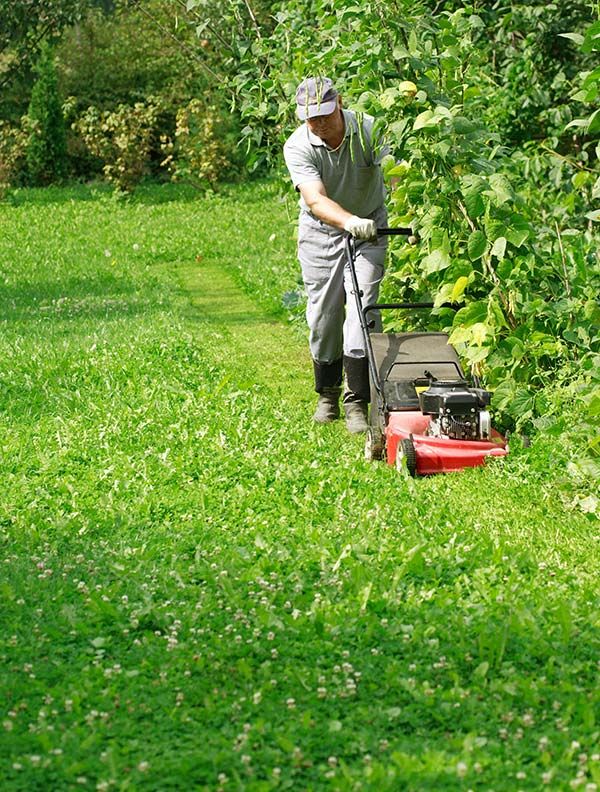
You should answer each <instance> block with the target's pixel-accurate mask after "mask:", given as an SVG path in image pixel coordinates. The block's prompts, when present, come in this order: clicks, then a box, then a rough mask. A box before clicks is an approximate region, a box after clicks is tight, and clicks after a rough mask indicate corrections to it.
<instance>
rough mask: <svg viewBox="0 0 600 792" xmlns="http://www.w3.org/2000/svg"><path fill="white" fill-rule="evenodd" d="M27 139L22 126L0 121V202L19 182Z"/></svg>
mask: <svg viewBox="0 0 600 792" xmlns="http://www.w3.org/2000/svg"><path fill="white" fill-rule="evenodd" d="M27 139H28V134H27V131H26V129H25V126H24V125H23V124H21V125H19V126H17V125H16V124H11V123H9V122H8V121H1V120H0V200H2V198H4V196H5V194H6V192H7V191H8V190H9V189H10V188H11V187H13V186H14V185H15V184H16V183H18V181H19V176H20V174H21V173H22V171H23V168H24V165H25V157H26V153H27Z"/></svg>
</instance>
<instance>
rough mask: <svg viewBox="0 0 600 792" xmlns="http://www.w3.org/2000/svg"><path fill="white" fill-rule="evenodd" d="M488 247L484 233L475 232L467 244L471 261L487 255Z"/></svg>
mask: <svg viewBox="0 0 600 792" xmlns="http://www.w3.org/2000/svg"><path fill="white" fill-rule="evenodd" d="M486 247H487V239H486V238H485V234H484V233H483V231H473V233H472V234H471V236H470V237H469V241H468V242H467V250H468V252H469V258H470V259H471V261H476V260H477V259H480V258H481V257H482V256H483V254H484V253H485V249H486Z"/></svg>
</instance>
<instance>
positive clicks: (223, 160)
mask: <svg viewBox="0 0 600 792" xmlns="http://www.w3.org/2000/svg"><path fill="white" fill-rule="evenodd" d="M226 124H227V121H226V119H225V117H224V114H223V113H220V112H219V110H218V108H216V107H215V106H213V105H208V106H207V105H206V104H205V102H203V101H202V100H200V99H192V100H191V101H190V102H188V104H187V105H185V107H182V108H181V109H179V110H178V111H177V115H176V123H175V134H174V139H170V138H167V137H166V136H163V139H162V145H161V148H162V151H163V153H164V154H165V155H166V156H165V159H164V160H163V162H162V165H163V166H164V167H166V168H167V169H168V171H169V172H170V173H171V175H172V178H173V180H174V181H187V182H190V183H191V184H193V185H194V186H201V185H202V184H203V183H204V184H208V185H210V187H212V188H214V187H215V185H216V183H217V182H218V181H220V180H222V179H223V176H224V174H226V173H227V172H228V171H230V169H231V159H232V155H233V149H234V145H233V142H232V140H231V135H227V134H226V133H225V130H224V127H225V129H226Z"/></svg>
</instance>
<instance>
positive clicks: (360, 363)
mask: <svg viewBox="0 0 600 792" xmlns="http://www.w3.org/2000/svg"><path fill="white" fill-rule="evenodd" d="M344 371H345V372H346V389H345V391H344V404H350V403H351V402H363V403H364V404H368V403H369V402H370V401H371V386H370V384H369V361H368V360H367V358H366V357H361V358H353V357H347V356H346V355H344Z"/></svg>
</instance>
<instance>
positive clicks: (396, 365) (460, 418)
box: [346, 228, 508, 476]
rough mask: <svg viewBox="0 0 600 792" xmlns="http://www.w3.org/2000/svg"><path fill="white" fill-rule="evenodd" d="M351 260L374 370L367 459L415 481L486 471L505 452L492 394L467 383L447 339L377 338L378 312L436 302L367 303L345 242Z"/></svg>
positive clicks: (351, 246)
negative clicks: (492, 417)
mask: <svg viewBox="0 0 600 792" xmlns="http://www.w3.org/2000/svg"><path fill="white" fill-rule="evenodd" d="M412 234H413V231H412V229H410V228H378V229H377V235H378V236H396V235H405V236H409V237H410V236H411V235H412ZM346 257H347V261H348V266H349V269H350V277H351V281H352V288H353V294H354V298H355V300H356V304H357V307H358V314H359V317H360V323H361V328H362V331H363V336H364V340H365V348H366V353H367V359H368V364H369V377H370V383H371V410H370V415H369V429H368V431H367V435H366V440H365V457H366V459H367V460H375V459H386V460H387V462H388V464H389V465H395V466H396V467H397V469H398V470H401V471H408V473H409V474H410V475H411V476H415V475H427V474H431V473H448V472H450V471H454V470H462V469H463V468H466V467H476V466H478V465H482V464H483V463H484V461H485V459H486V457H490V456H491V457H502V456H506V454H507V453H508V445H507V442H506V439H505V438H504V437H502V435H500V434H499V433H498V432H497V431H496V430H495V429H493V428H492V426H491V421H490V413H489V411H488V407H489V404H490V400H491V394H490V392H489V391H487V390H485V389H484V388H482V387H481V385H480V382H479V379H478V378H477V377H472V378H471V380H468V379H467V378H466V377H465V375H464V373H463V370H462V368H461V365H460V360H459V358H458V355H457V353H456V350H455V349H454V348H453V347H452V346H451V344H450V343H449V341H448V335H447V334H446V333H434V332H431V333H429V332H426V333H425V332H414V333H377V332H373V327H374V321H369V314H372V312H373V311H376V310H379V311H381V310H398V309H406V310H414V309H430V310H431V309H432V308H433V307H434V304H433V303H431V302H418V303H408V302H403V303H374V304H372V305H365V306H363V304H362V292H361V290H360V287H359V285H358V278H357V276H356V267H355V259H356V248H355V242H354V239H353V237H352V236H350V235H348V236H347V237H346Z"/></svg>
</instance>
